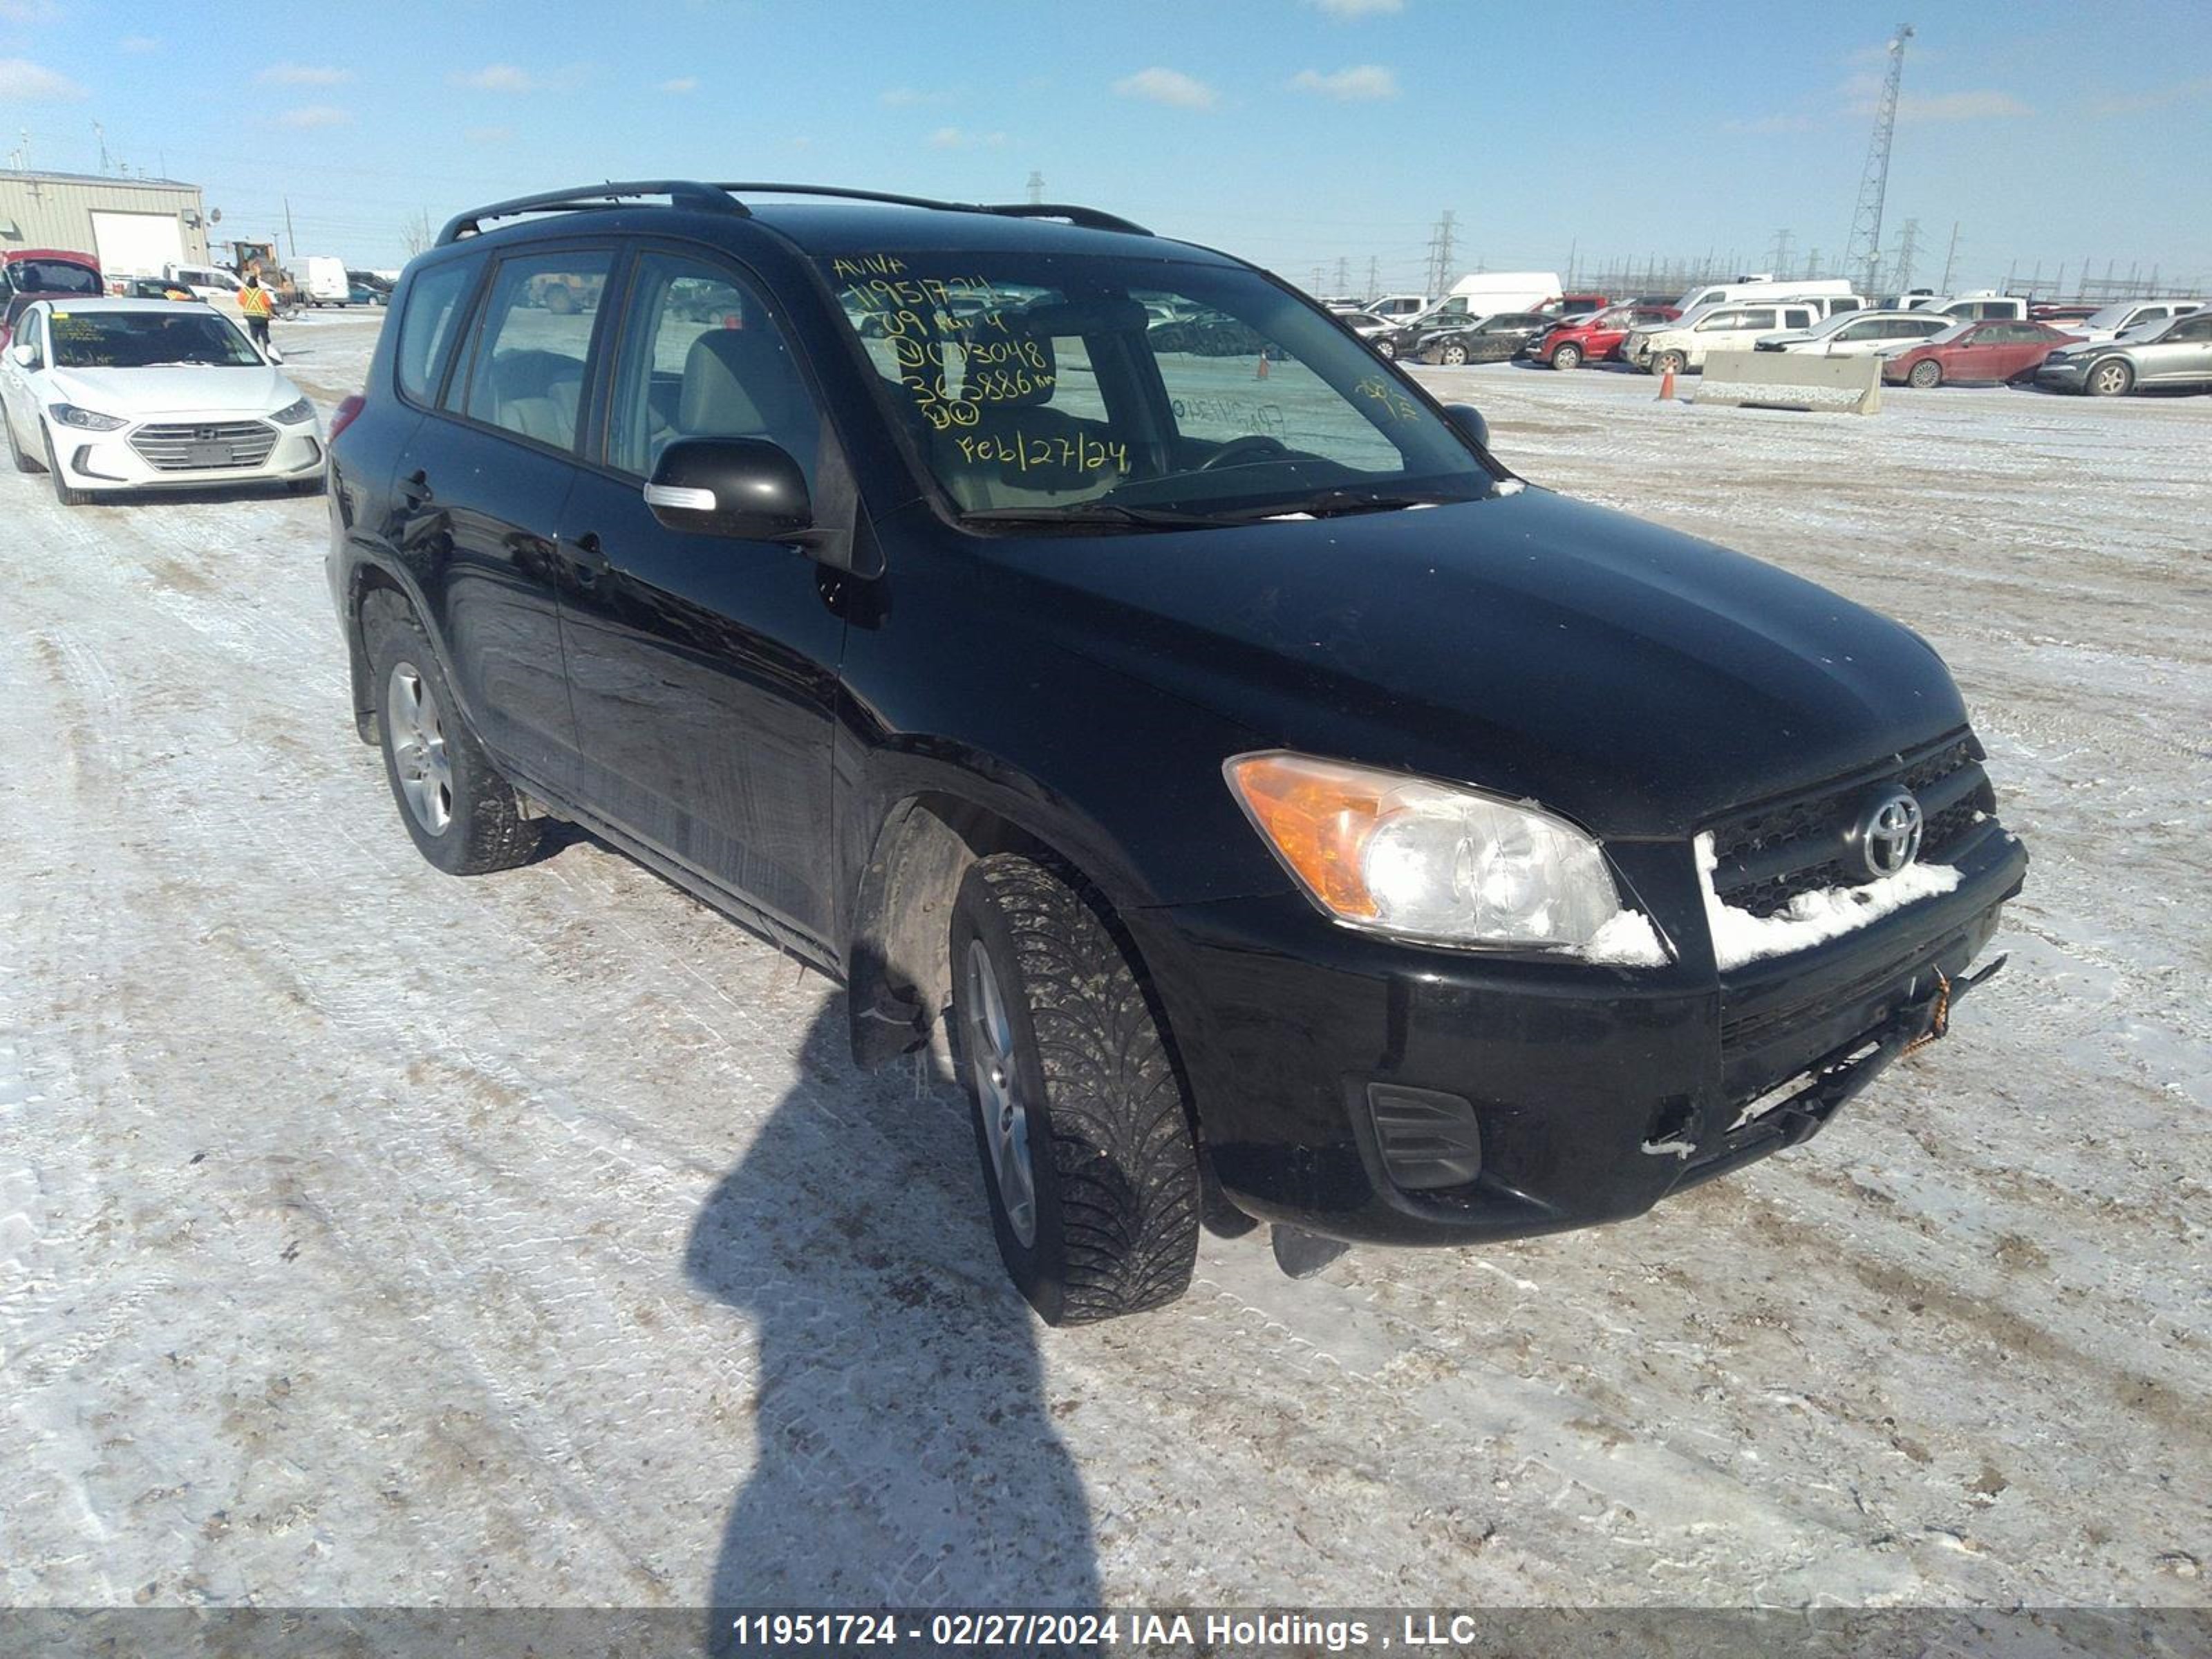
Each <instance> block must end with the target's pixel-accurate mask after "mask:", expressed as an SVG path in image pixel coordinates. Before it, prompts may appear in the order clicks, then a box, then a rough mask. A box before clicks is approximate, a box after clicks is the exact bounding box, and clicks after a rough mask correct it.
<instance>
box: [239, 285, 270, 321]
mask: <svg viewBox="0 0 2212 1659" xmlns="http://www.w3.org/2000/svg"><path fill="white" fill-rule="evenodd" d="M238 308H239V309H240V311H242V312H244V313H246V315H247V316H249V317H266V316H267V315H268V314H269V313H270V304H269V290H268V289H265V288H242V289H239V290H238Z"/></svg>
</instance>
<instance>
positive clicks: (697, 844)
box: [561, 247, 851, 941]
mask: <svg viewBox="0 0 2212 1659" xmlns="http://www.w3.org/2000/svg"><path fill="white" fill-rule="evenodd" d="M618 333H619V340H620V343H619V346H618V347H617V357H616V363H617V368H616V370H615V373H614V375H613V377H612V380H611V385H610V386H609V387H608V392H607V399H606V410H607V414H606V421H605V443H604V455H603V459H604V465H602V466H599V467H595V468H587V469H586V471H584V472H583V473H582V475H581V476H580V477H579V479H578V481H577V484H576V488H575V490H574V493H573V494H572V495H570V496H569V498H568V504H567V507H566V509H565V510H564V512H563V513H562V526H561V557H562V562H563V565H564V568H565V572H566V574H565V577H564V583H563V610H562V628H563V633H564V636H565V640H566V644H567V659H568V676H569V684H570V687H571V690H572V692H573V695H574V705H575V711H576V734H577V739H578V743H579V745H580V749H581V750H582V754H583V759H584V765H585V781H584V787H583V804H585V805H590V806H593V807H596V808H597V810H599V811H600V812H602V813H604V814H605V816H606V817H608V818H609V819H610V820H611V822H613V823H616V824H617V825H618V826H620V827H621V828H623V829H626V830H628V831H629V833H630V834H632V835H634V836H637V837H638V838H639V839H640V840H641V841H643V842H646V843H647V845H648V846H650V847H651V848H653V849H654V850H655V851H658V852H659V853H661V854H664V855H665V856H667V857H669V858H671V859H673V860H676V861H677V862H678V863H680V864H682V865H684V866H686V867H688V868H689V869H690V870H692V871H694V872H698V873H700V874H702V875H704V876H706V877H708V878H710V879H712V880H713V881H714V882H715V883H716V884H719V885H720V886H722V887H725V888H726V889H729V890H732V891H734V892H737V893H738V894H740V895H741V896H744V897H745V898H746V899H748V900H750V902H753V903H754V904H756V905H757V906H759V907H760V908H763V909H765V910H768V911H770V912H772V913H774V914H775V915H776V916H778V917H779V918H781V920H783V921H787V922H790V923H792V924H793V925H795V926H796V927H799V929H801V930H803V931H804V932H805V933H810V934H811V935H812V936H813V937H814V938H815V939H817V940H821V941H827V940H829V938H830V935H831V933H832V931H833V929H832V923H831V878H830V863H831V858H830V848H831V840H830V820H829V812H830V797H829V764H830V762H829V754H830V749H829V739H830V723H831V720H832V717H833V715H834V713H835V710H836V693H837V669H838V659H839V656H840V654H841V652H842V647H843V643H844V623H843V621H842V617H840V615H839V613H838V612H837V611H836V609H834V608H833V605H832V603H831V599H830V595H832V594H833V593H834V592H835V586H834V583H833V582H832V581H831V580H830V579H829V573H827V572H825V571H824V570H823V568H822V567H821V566H819V565H817V563H816V562H814V561H813V560H812V559H811V558H810V557H809V556H807V554H805V552H804V551H802V550H799V549H798V548H795V547H791V546H787V545H785V544H781V543H775V542H750V541H738V540H734V539H732V538H727V537H719V536H702V535H694V534H688V533H685V532H679V531H673V530H668V529H665V528H664V527H663V526H661V525H660V523H659V521H658V520H655V519H654V518H653V513H652V510H651V509H650V508H648V507H647V506H646V504H645V501H644V497H643V495H642V490H643V487H644V483H645V481H646V479H647V477H649V476H650V475H651V473H652V471H653V464H654V462H655V461H656V460H657V459H659V454H660V452H661V451H662V450H663V449H665V447H667V446H668V444H669V443H671V441H674V440H676V439H678V438H684V437H743V438H764V439H767V440H768V441H771V442H773V443H776V444H780V445H781V446H782V447H784V448H785V449H786V450H788V451H789V452H790V453H792V455H793V457H794V458H796V459H797V460H798V461H799V466H800V468H801V469H802V470H803V471H805V474H806V478H807V484H808V488H809V489H810V491H811V493H812V494H813V495H814V498H815V502H816V510H817V513H825V514H826V513H827V511H828V509H827V508H826V507H825V503H824V499H823V496H824V492H823V489H821V487H820V481H821V479H822V477H823V470H824V469H823V460H824V458H825V456H826V455H827V454H828V453H829V449H830V447H831V445H832V444H833V442H834V440H833V439H832V438H831V437H830V436H829V434H828V432H827V430H826V428H825V426H824V423H823V418H822V415H821V412H820V406H819V404H818V403H817V400H816V399H815V398H814V396H813V394H812V392H811V391H810V390H809V389H808V386H807V384H806V381H805V376H804V375H803V374H802V373H801V371H800V368H799V363H798V361H797V359H796V356H795V355H794V354H793V350H792V349H791V345H790V343H789V340H788V337H787V334H786V332H785V331H784V330H783V328H782V327H781V324H780V322H779V319H777V317H776V316H775V313H773V312H772V311H771V310H770V309H769V307H768V305H767V304H766V303H765V301H763V299H762V298H761V297H760V294H759V291H758V289H757V288H756V287H755V286H754V285H753V284H752V283H750V281H748V280H747V279H746V278H745V277H744V276H743V275H742V274H741V273H739V272H738V270H736V269H735V268H734V267H732V266H730V265H726V264H722V263H721V262H720V261H718V260H714V259H712V258H708V257H707V256H704V255H702V254H698V253H695V252H678V251H676V250H672V249H671V250H665V251H663V250H657V249H653V248H650V247H648V248H647V249H646V250H644V251H643V252H641V253H640V254H639V255H638V256H637V259H636V264H635V271H634V274H633V276H631V279H630V281H629V285H628V297H627V298H626V300H625V301H624V302H623V316H622V319H621V325H620V328H619V331H618ZM833 493H834V494H836V495H837V496H838V497H839V498H840V499H841V500H842V501H845V502H846V503H847V505H846V506H845V507H844V508H843V511H845V512H846V513H848V516H849V513H850V511H851V507H850V505H849V502H850V496H851V492H850V491H849V490H839V491H836V492H833ZM824 521H825V522H826V521H827V520H826V517H825V520H824Z"/></svg>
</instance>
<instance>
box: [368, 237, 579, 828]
mask: <svg viewBox="0 0 2212 1659" xmlns="http://www.w3.org/2000/svg"><path fill="white" fill-rule="evenodd" d="M613 258H614V256H613V253H612V252H611V249H610V248H608V247H607V246H605V245H594V244H589V243H586V244H579V245H564V246H561V247H558V248H554V249H546V248H543V247H540V246H532V247H528V248H526V249H522V250H519V251H518V252H514V253H511V254H509V255H508V256H507V257H506V258H503V259H501V260H499V261H498V262H497V263H495V264H494V265H493V266H492V268H491V270H490V273H489V278H488V280H487V281H486V282H485V283H484V285H483V294H482V297H481V298H480V299H479V301H477V309H476V314H475V319H474V324H473V327H472V329H471V333H470V335H469V337H468V338H467V339H466V341H465V344H464V347H463V349H461V351H460V352H459V353H458V354H457V356H456V357H455V359H454V361H453V364H452V367H451V368H450V369H449V371H448V372H447V375H446V378H445V386H444V391H443V393H442V395H441V397H439V398H438V399H437V405H436V407H435V409H433V410H430V412H429V413H428V416H427V417H426V418H425V419H424V420H423V422H422V424H421V425H420V426H419V427H417V428H416V431H415V434H414V435H413V437H412V438H411V439H410V440H409V441H408V443H407V445H406V447H405V448H404V451H403V452H402V453H401V457H400V460H399V465H398V469H397V471H395V473H394V477H393V484H392V497H393V503H394V516H395V518H396V520H398V525H399V526H400V528H399V534H398V538H397V539H398V541H399V543H400V544H401V547H402V551H403V556H404V558H405V559H406V561H407V562H408V564H409V565H410V568H413V569H414V570H415V572H416V576H417V580H419V581H420V582H421V583H422V589H423V595H424V598H425V599H427V601H428V604H429V605H430V607H431V610H432V612H433V614H434V616H435V619H436V622H437V625H438V629H439V631H440V633H441V635H442V637H443V639H444V641H445V643H446V647H447V653H448V658H449V663H450V666H451V668H452V670H453V679H454V689H455V690H456V691H457V692H458V693H459V696H460V699H461V702H462V706H463V707H464V708H465V709H466V710H467V712H468V714H469V717H470V720H471V722H472V724H473V725H474V726H475V729H476V732H477V736H478V737H479V738H482V739H483V742H484V744H485V745H486V746H487V747H488V748H489V749H490V750H492V751H493V753H494V754H495V756H497V757H499V758H500V759H501V761H502V762H503V763H505V764H506V765H507V768H508V769H511V770H513V771H515V772H517V773H519V774H520V775H521V777H522V778H523V780H524V781H532V780H535V781H539V782H542V783H543V784H544V785H545V786H546V787H550V788H551V789H553V790H555V791H556V792H557V793H563V794H566V793H569V792H570V791H571V790H572V789H573V787H574V775H575V770H576V764H575V749H576V728H575V720H574V715H573V714H572V713H571V711H570V708H569V702H568V681H567V678H566V677H565V676H564V674H563V672H562V660H561V625H560V601H559V598H558V584H559V580H560V574H561V568H560V565H559V562H558V561H557V560H556V557H555V539H556V536H557V535H558V533H559V531H560V523H561V511H562V507H563V506H564V505H565V504H566V502H567V501H568V491H569V489H570V487H571V486H572V484H573V483H574V479H575V473H576V464H575V453H576V444H577V441H578V440H579V438H580V435H581V428H582V416H583V410H584V409H585V408H586V398H587V388H588V386H589V384H590V377H591V375H592V372H593V369H594V367H595V364H596V361H597V359H596V356H595V354H596V352H597V350H598V349H599V348H598V345H597V343H596V342H597V335H598V332H599V330H598V326H597V325H598V322H599V316H598V313H597V312H596V311H570V312H561V311H556V310H550V309H547V308H545V307H544V306H543V305H541V304H538V303H536V302H534V301H533V300H532V295H533V292H542V291H543V290H544V287H545V285H546V279H549V278H562V279H567V280H569V281H574V282H579V283H580V282H583V281H586V280H588V279H591V278H593V277H597V278H599V279H601V280H604V278H605V275H606V273H607V271H608V270H610V269H611V266H612V264H613ZM412 304H413V302H412V301H410V310H411V309H412Z"/></svg>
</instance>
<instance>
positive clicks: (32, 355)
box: [8, 340, 39, 368]
mask: <svg viewBox="0 0 2212 1659" xmlns="http://www.w3.org/2000/svg"><path fill="white" fill-rule="evenodd" d="M8 355H9V356H10V357H13V358H14V359H15V367H16V368H37V367H38V366H39V354H38V350H37V349H36V348H35V347H33V345H32V344H31V343H30V342H29V341H28V340H25V341H23V342H22V343H20V344H17V345H11V346H9V348H8Z"/></svg>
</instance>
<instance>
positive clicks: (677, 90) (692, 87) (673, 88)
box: [660, 75, 699, 96]
mask: <svg viewBox="0 0 2212 1659" xmlns="http://www.w3.org/2000/svg"><path fill="white" fill-rule="evenodd" d="M660 89H661V91H663V92H665V93H671V94H676V95H678V96H681V95H682V94H684V93H687V92H696V91H698V90H699V77H698V76H696V75H679V76H677V77H676V78H675V79H674V80H672V81H663V82H661V83H660Z"/></svg>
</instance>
